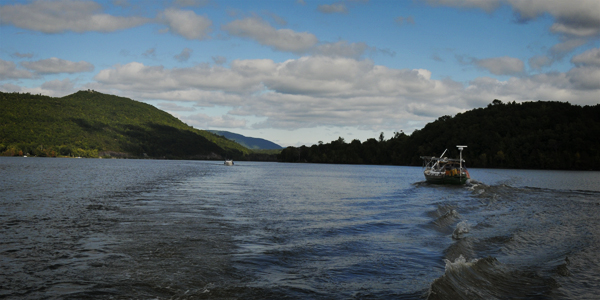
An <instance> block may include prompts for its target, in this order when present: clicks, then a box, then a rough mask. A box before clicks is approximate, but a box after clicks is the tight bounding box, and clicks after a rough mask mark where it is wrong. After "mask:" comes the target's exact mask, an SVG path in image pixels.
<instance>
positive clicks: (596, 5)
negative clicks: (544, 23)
mask: <svg viewBox="0 0 600 300" xmlns="http://www.w3.org/2000/svg"><path fill="white" fill-rule="evenodd" d="M507 1H508V3H509V4H510V5H511V6H512V7H513V8H514V9H515V11H516V12H518V13H519V14H520V16H521V18H522V19H534V18H537V17H538V16H541V15H543V14H544V13H549V14H550V15H552V16H554V17H555V19H556V21H555V23H554V24H553V25H552V27H551V28H550V30H552V31H553V32H558V33H564V34H567V35H573V36H581V37H589V36H594V35H598V34H599V33H600V13H599V12H600V1H597V0H571V1H563V0H507Z"/></svg>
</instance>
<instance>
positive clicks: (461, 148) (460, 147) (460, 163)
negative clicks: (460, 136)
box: [456, 145, 467, 180]
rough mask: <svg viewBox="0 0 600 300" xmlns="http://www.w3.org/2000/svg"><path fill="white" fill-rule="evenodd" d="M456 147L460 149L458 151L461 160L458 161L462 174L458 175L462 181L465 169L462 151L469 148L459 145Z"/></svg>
mask: <svg viewBox="0 0 600 300" xmlns="http://www.w3.org/2000/svg"><path fill="white" fill-rule="evenodd" d="M456 147H457V148H458V150H460V159H459V161H458V164H459V166H460V172H459V173H458V174H459V175H458V176H459V178H460V179H461V180H462V170H463V168H462V151H463V149H464V148H467V146H458V145H457V146H456Z"/></svg>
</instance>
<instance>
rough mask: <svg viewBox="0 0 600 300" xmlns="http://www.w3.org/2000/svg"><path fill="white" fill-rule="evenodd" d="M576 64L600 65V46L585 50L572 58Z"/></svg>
mask: <svg viewBox="0 0 600 300" xmlns="http://www.w3.org/2000/svg"><path fill="white" fill-rule="evenodd" d="M571 62H572V63H574V64H575V65H576V66H596V67H600V48H593V49H590V50H588V51H585V52H583V53H581V54H579V55H577V56H574V57H573V58H572V59H571Z"/></svg>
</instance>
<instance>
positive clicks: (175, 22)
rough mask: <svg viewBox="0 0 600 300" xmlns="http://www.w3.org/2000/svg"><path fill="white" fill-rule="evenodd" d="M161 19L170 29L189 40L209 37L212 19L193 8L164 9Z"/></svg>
mask: <svg viewBox="0 0 600 300" xmlns="http://www.w3.org/2000/svg"><path fill="white" fill-rule="evenodd" d="M159 19H160V20H162V22H163V23H164V24H165V25H167V27H168V28H169V30H170V31H171V32H173V33H175V34H178V35H181V36H183V37H184V38H186V39H188V40H204V39H207V38H208V33H209V32H210V30H211V28H210V27H211V26H212V21H211V20H210V19H208V18H207V17H204V16H199V15H196V13H195V12H193V11H191V10H180V9H175V8H169V9H166V10H165V11H163V12H162V13H161V14H160V16H159Z"/></svg>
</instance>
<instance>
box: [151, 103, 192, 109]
mask: <svg viewBox="0 0 600 300" xmlns="http://www.w3.org/2000/svg"><path fill="white" fill-rule="evenodd" d="M158 107H160V109H162V110H166V111H195V110H196V109H195V108H193V107H187V106H180V105H177V104H175V103H172V102H163V103H159V104H158Z"/></svg>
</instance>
